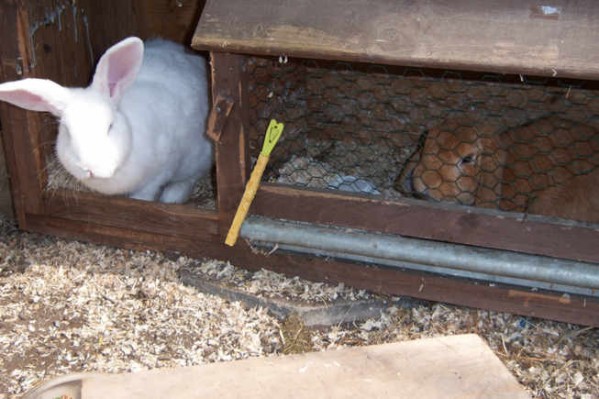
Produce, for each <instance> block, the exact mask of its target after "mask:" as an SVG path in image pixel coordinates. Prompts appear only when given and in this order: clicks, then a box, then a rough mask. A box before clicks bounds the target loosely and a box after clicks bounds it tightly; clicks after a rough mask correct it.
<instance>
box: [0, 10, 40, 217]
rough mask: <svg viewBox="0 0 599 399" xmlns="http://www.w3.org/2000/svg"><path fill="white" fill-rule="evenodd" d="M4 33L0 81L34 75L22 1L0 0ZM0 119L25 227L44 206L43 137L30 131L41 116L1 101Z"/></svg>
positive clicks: (0, 26) (16, 203)
mask: <svg viewBox="0 0 599 399" xmlns="http://www.w3.org/2000/svg"><path fill="white" fill-rule="evenodd" d="M0 37H2V38H3V39H2V40H0V81H11V80H16V79H20V78H22V77H25V76H30V74H29V70H28V68H27V66H28V65H30V63H31V61H30V56H29V50H28V48H29V40H28V13H27V10H25V9H23V8H22V5H21V4H17V3H16V2H7V1H2V2H0ZM0 119H1V120H2V134H3V141H4V145H5V154H6V162H7V166H8V170H9V173H10V177H11V183H12V195H13V202H14V207H15V212H16V216H17V220H18V221H19V225H20V226H22V227H24V226H26V218H25V214H26V213H27V212H34V213H37V212H40V210H41V206H42V204H41V185H42V183H41V180H40V175H39V173H40V171H41V170H42V168H41V154H40V152H39V147H40V146H39V143H40V140H39V135H30V134H28V133H29V132H32V131H37V129H38V127H39V126H40V116H39V115H38V114H35V113H31V112H26V111H23V110H21V109H18V108H16V107H13V106H11V105H8V104H6V103H3V102H0ZM32 149H33V154H32ZM25 154H30V155H29V156H27V155H25Z"/></svg>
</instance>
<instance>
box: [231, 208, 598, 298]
mask: <svg viewBox="0 0 599 399" xmlns="http://www.w3.org/2000/svg"><path fill="white" fill-rule="evenodd" d="M241 235H242V237H245V238H247V239H249V240H250V241H254V242H258V243H262V244H266V245H271V246H272V245H277V246H278V247H279V248H281V249H288V250H292V251H297V252H302V253H309V254H313V255H318V256H331V257H335V258H340V259H346V260H355V261H360V262H366V263H373V264H379V265H385V266H391V267H401V268H407V269H416V270H423V271H427V272H433V273H441V274H449V275H453V276H459V277H465V278H476V279H482V280H487V281H491V282H502V283H506V284H517V285H524V286H529V287H538V288H544V289H555V290H559V291H564V292H570V293H576V294H584V295H592V296H599V265H597V264H592V263H585V262H576V261H570V260H562V259H556V258H550V257H545V256H534V255H526V254H521V253H515V252H509V251H501V250H493V249H486V248H478V247H471V246H465V245H457V244H447V243H442V242H436V241H429V240H421V239H413V238H405V237H400V236H393V235H383V234H375V233H369V232H365V231H359V230H350V229H340V228H333V227H325V226H316V225H311V224H304V223H296V222H286V221H279V220H272V219H265V218H258V217H252V218H250V219H248V220H247V221H246V222H245V223H244V225H243V228H242V230H241Z"/></svg>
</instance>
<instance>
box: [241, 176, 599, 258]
mask: <svg viewBox="0 0 599 399" xmlns="http://www.w3.org/2000/svg"><path fill="white" fill-rule="evenodd" d="M251 212H252V214H257V215H263V216H267V217H271V218H277V219H287V220H298V221H303V222H312V223H320V224H331V225H338V226H346V227H351V228H358V229H364V230H371V231H375V232H382V233H390V234H399V235H403V236H407V237H417V238H425V239H431V240H436V241H445V242H454V243H459V244H466V245H476V246H481V247H488V248H496V249H505V250H510V251H518V252H524V253H529V254H536V255H546V256H552V257H557V258H564V259H573V260H578V261H585V262H594V263H597V264H598V265H597V267H599V251H597V243H599V230H598V229H597V228H596V227H595V228H593V227H586V226H581V225H575V224H556V223H550V222H546V221H541V220H542V219H543V218H539V217H534V216H533V217H530V218H523V216H524V215H522V214H513V215H510V214H508V213H506V212H501V213H500V212H496V211H491V210H480V209H468V208H465V207H461V209H459V208H457V207H456V206H451V205H445V204H432V203H425V202H423V201H415V200H410V199H402V200H401V201H381V200H379V199H378V198H372V197H366V196H358V195H353V196H352V195H348V194H347V193H340V192H332V191H327V192H325V191H313V190H303V189H296V188H291V187H285V186H277V185H272V184H262V186H261V187H260V189H259V191H258V194H257V195H256V199H255V200H254V203H253V205H252V210H251Z"/></svg>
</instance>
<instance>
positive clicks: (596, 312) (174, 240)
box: [27, 211, 599, 327]
mask: <svg viewBox="0 0 599 399" xmlns="http://www.w3.org/2000/svg"><path fill="white" fill-rule="evenodd" d="M116 213H117V214H118V211H117V212H116ZM27 220H28V225H27V228H28V230H30V231H34V232H38V233H45V234H52V235H56V236H59V237H65V238H70V239H77V240H85V241H91V242H95V243H101V244H107V245H112V246H117V247H124V248H129V249H138V250H146V249H152V250H156V251H167V252H168V251H175V252H178V253H183V254H186V255H188V256H194V257H198V258H204V257H208V258H213V259H227V260H228V261H230V262H231V263H233V264H234V265H237V266H240V267H244V268H247V269H250V270H260V269H261V268H266V269H269V270H273V271H275V272H279V273H284V274H286V275H289V276H299V277H302V278H306V279H308V280H312V281H322V282H328V283H345V284H347V285H349V286H352V287H355V288H358V289H365V290H370V291H373V292H378V293H381V294H386V295H394V296H408V297H413V298H420V299H425V300H431V301H441V302H447V303H451V304H455V305H462V306H469V307H473V308H479V309H488V310H495V311H501V312H509V313H515V314H521V315H525V316H533V317H540V318H547V319H552V320H557V321H562V322H567V323H575V324H582V325H589V326H594V327H599V299H597V298H592V297H581V296H576V295H562V294H560V293H556V292H541V291H531V290H528V289H524V288H517V287H506V286H501V285H497V284H493V285H487V284H484V283H476V282H473V281H468V280H462V279H457V278H449V277H444V276H439V275H433V274H427V273H418V272H413V271H406V270H400V269H395V268H384V267H376V266H365V265H362V264H356V263H345V262H340V261H335V260H331V259H322V258H316V257H307V256H298V255H293V254H286V253H280V252H275V253H273V254H269V255H265V254H264V253H262V252H260V251H257V250H255V249H253V248H251V247H249V246H248V245H247V243H245V242H243V241H239V242H238V244H237V245H236V246H235V247H234V248H231V247H228V246H226V245H224V243H223V242H222V240H221V239H220V236H219V235H208V236H206V235H204V236H199V237H189V236H188V235H176V236H172V235H168V234H164V233H163V232H161V231H160V230H156V231H153V232H144V231H139V230H134V228H135V226H134V225H132V226H130V227H129V228H122V227H113V226H105V225H100V224H98V223H95V222H93V221H89V222H83V221H77V220H70V219H62V218H57V217H52V216H39V215H27ZM204 223H205V225H204V228H206V229H208V230H215V229H216V228H217V222H208V221H205V222H204ZM206 225H208V226H206Z"/></svg>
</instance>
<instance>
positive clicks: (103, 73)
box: [92, 37, 144, 102]
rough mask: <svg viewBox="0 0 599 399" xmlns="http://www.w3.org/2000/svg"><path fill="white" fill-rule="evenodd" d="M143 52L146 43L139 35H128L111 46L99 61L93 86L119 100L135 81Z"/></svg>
mask: <svg viewBox="0 0 599 399" xmlns="http://www.w3.org/2000/svg"><path fill="white" fill-rule="evenodd" d="M143 54H144V44H143V42H142V41H141V39H140V38H138V37H128V38H127V39H125V40H122V41H120V42H118V43H117V44H115V45H114V46H112V47H110V48H109V49H108V50H107V51H106V52H105V53H104V55H102V58H100V62H98V66H97V67H96V73H95V74H94V79H93V82H92V87H93V88H94V89H96V90H98V91H100V92H102V93H104V94H106V95H108V96H109V97H110V99H111V100H113V101H114V102H118V101H119V100H120V99H121V97H122V95H123V93H124V92H125V90H126V89H127V88H128V87H129V86H130V85H131V84H132V83H133V82H134V81H135V78H136V77H137V73H138V72H139V69H140V68H141V64H142V61H143Z"/></svg>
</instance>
